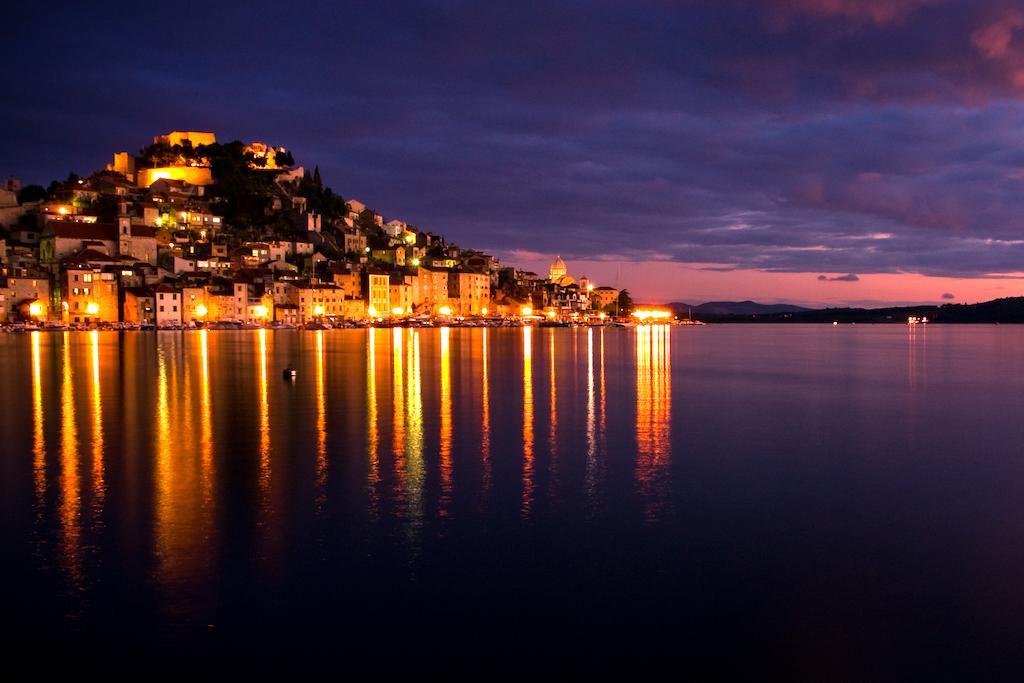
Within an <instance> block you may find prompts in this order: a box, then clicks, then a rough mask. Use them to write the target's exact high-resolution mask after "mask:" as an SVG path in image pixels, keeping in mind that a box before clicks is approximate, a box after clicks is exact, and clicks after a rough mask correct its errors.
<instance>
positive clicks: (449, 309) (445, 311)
mask: <svg viewBox="0 0 1024 683" xmlns="http://www.w3.org/2000/svg"><path fill="white" fill-rule="evenodd" d="M437 312H438V313H440V314H441V315H451V314H452V307H451V306H442V307H441V308H439V309H437Z"/></svg>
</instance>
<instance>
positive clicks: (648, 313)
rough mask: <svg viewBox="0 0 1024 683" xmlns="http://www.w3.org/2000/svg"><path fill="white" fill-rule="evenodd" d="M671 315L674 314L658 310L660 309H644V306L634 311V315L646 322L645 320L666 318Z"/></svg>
mask: <svg viewBox="0 0 1024 683" xmlns="http://www.w3.org/2000/svg"><path fill="white" fill-rule="evenodd" d="M670 315H672V314H671V313H669V312H668V311H658V310H650V309H643V308H642V309H640V310H638V311H633V317H634V318H636V319H637V320H639V321H641V322H644V321H647V320H664V319H665V318H667V317H669V316H670Z"/></svg>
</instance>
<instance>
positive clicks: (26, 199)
mask: <svg viewBox="0 0 1024 683" xmlns="http://www.w3.org/2000/svg"><path fill="white" fill-rule="evenodd" d="M44 199H46V188H45V187H43V186H42V185H26V186H25V187H23V188H21V190H20V191H19V192H18V203H19V204H29V203H32V202H41V201H43V200H44Z"/></svg>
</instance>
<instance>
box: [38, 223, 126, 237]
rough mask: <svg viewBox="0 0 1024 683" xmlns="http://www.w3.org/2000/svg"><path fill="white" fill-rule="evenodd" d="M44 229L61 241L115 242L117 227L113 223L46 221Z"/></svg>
mask: <svg viewBox="0 0 1024 683" xmlns="http://www.w3.org/2000/svg"><path fill="white" fill-rule="evenodd" d="M46 227H47V230H48V231H51V232H53V234H54V235H55V236H57V237H59V238H62V239H71V240H102V241H107V242H114V241H117V226H116V225H114V224H113V223H83V222H81V221H60V220H51V221H47V223H46Z"/></svg>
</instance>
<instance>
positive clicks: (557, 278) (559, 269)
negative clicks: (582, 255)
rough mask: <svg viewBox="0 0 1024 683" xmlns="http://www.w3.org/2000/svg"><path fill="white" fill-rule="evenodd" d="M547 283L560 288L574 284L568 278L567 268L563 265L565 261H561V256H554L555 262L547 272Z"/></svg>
mask: <svg viewBox="0 0 1024 683" xmlns="http://www.w3.org/2000/svg"><path fill="white" fill-rule="evenodd" d="M548 282H553V283H555V284H557V285H561V286H562V287H567V286H569V285H571V284H573V283H574V282H575V280H573V279H572V278H571V277H570V276H569V268H568V267H567V266H566V265H565V261H563V260H562V257H561V256H556V257H555V260H554V261H552V262H551V268H550V270H549V271H548Z"/></svg>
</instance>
